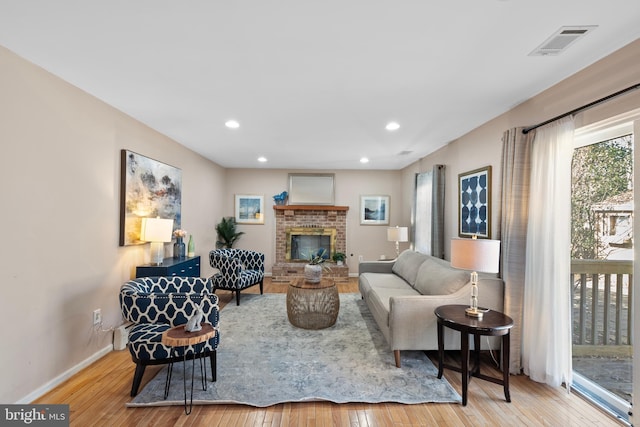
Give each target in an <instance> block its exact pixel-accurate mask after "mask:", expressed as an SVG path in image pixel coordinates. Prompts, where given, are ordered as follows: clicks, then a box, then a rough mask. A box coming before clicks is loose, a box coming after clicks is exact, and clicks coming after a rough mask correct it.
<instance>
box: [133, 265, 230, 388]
mask: <svg viewBox="0 0 640 427" xmlns="http://www.w3.org/2000/svg"><path fill="white" fill-rule="evenodd" d="M198 307H200V308H202V311H203V313H204V322H206V323H210V324H211V325H212V326H213V327H214V328H215V329H216V335H215V336H214V337H213V338H211V339H210V340H209V341H207V342H205V343H204V348H203V349H202V350H201V351H200V348H199V352H198V355H197V357H207V356H208V357H209V359H210V361H211V377H212V378H213V381H215V380H216V349H217V348H218V343H219V340H220V336H219V333H218V331H217V330H218V320H219V311H218V297H217V296H216V295H215V294H213V293H211V281H210V280H209V279H204V278H200V277H141V278H138V279H133V280H130V281H128V282H126V283H125V284H124V285H122V287H121V288H120V310H121V311H122V317H123V318H124V319H125V320H126V321H129V322H133V323H134V325H133V326H132V327H131V329H130V331H129V351H130V352H131V358H132V359H133V361H134V363H135V364H136V371H135V373H134V376H133V384H132V386H131V396H135V395H136V394H138V388H139V387H140V382H141V381H142V376H143V375H144V370H145V368H146V366H147V365H159V364H164V363H169V362H176V361H179V360H182V357H183V354H184V352H185V351H186V352H187V353H186V357H187V359H193V357H194V354H195V353H196V352H195V351H194V348H193V346H188V347H178V348H176V349H175V350H176V351H177V354H175V353H174V354H175V356H174V357H173V359H172V358H171V357H170V355H171V347H167V346H165V345H164V344H162V334H163V332H164V331H166V330H168V329H170V328H172V327H174V326H179V325H184V324H186V323H187V321H188V320H189V318H190V317H191V316H192V314H193V313H194V311H195V310H196V308H198Z"/></svg>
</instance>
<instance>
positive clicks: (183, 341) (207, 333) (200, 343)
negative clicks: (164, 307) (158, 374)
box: [162, 323, 216, 415]
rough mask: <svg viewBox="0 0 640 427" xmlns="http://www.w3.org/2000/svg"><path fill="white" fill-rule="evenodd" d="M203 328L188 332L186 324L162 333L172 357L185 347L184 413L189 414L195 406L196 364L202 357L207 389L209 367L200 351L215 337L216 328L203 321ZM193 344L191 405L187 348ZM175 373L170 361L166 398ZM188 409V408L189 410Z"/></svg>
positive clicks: (202, 373) (204, 383)
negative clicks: (188, 392)
mask: <svg viewBox="0 0 640 427" xmlns="http://www.w3.org/2000/svg"><path fill="white" fill-rule="evenodd" d="M201 326H202V329H200V330H199V331H194V332H188V331H186V330H185V329H184V325H180V326H175V327H173V328H171V329H167V330H166V331H164V333H163V334H162V344H164V345H166V346H167V347H171V359H172V360H173V358H174V357H177V348H179V347H184V348H183V351H182V366H183V368H184V375H183V381H182V382H183V384H184V413H185V414H186V415H189V414H190V413H191V409H192V408H193V378H194V375H193V374H194V365H195V362H196V358H198V359H200V374H201V375H202V390H206V389H207V369H206V367H205V366H204V362H203V360H202V357H199V353H200V352H202V350H203V349H204V344H205V343H206V342H207V341H208V340H210V339H211V338H213V337H215V335H216V330H215V329H214V328H213V326H211V325H210V324H209V323H203V324H202V325H201ZM188 346H193V351H194V354H193V358H192V359H191V396H190V399H191V400H190V402H189V406H187V367H186V363H187V348H186V347H188ZM172 374H173V362H170V363H169V368H168V369H167V379H166V380H165V384H164V398H165V399H166V398H167V396H168V395H169V387H170V386H171V375H172ZM187 409H188V410H187Z"/></svg>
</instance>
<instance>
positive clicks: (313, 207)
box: [273, 205, 349, 211]
mask: <svg viewBox="0 0 640 427" xmlns="http://www.w3.org/2000/svg"><path fill="white" fill-rule="evenodd" d="M273 209H274V210H276V211H348V210H349V206H327V205H273Z"/></svg>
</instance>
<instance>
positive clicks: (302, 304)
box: [287, 277, 340, 329]
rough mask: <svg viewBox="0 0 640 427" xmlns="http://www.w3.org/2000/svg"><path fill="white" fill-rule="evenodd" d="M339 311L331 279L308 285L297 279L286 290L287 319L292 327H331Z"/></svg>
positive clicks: (335, 289)
mask: <svg viewBox="0 0 640 427" xmlns="http://www.w3.org/2000/svg"><path fill="white" fill-rule="evenodd" d="M339 310H340V297H339V296H338V289H337V288H336V284H335V282H334V281H333V279H322V280H321V281H320V283H309V282H306V281H305V280H304V278H302V277H301V278H298V279H295V280H294V281H292V282H291V283H290V284H289V288H288V289H287V317H288V318H289V322H291V324H292V325H293V326H297V327H298V328H304V329H324V328H328V327H330V326H333V325H334V324H335V323H336V319H337V318H338V311H339Z"/></svg>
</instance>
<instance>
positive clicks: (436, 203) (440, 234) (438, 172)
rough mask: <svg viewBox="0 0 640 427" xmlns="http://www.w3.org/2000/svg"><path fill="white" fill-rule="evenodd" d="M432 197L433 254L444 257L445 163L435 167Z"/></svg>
mask: <svg viewBox="0 0 640 427" xmlns="http://www.w3.org/2000/svg"><path fill="white" fill-rule="evenodd" d="M432 185H433V198H432V199H431V227H432V230H431V255H432V256H434V257H436V258H440V259H444V165H435V166H434V167H433V183H432Z"/></svg>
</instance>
